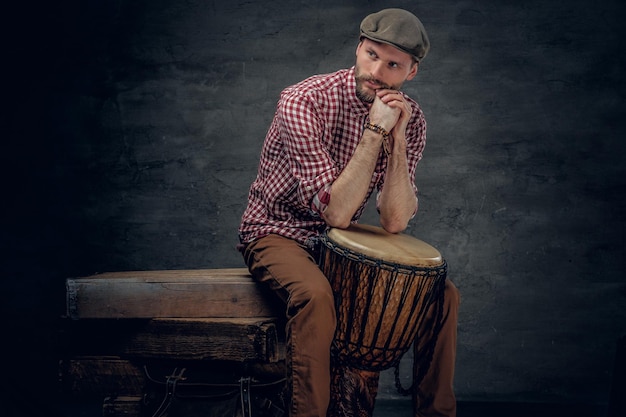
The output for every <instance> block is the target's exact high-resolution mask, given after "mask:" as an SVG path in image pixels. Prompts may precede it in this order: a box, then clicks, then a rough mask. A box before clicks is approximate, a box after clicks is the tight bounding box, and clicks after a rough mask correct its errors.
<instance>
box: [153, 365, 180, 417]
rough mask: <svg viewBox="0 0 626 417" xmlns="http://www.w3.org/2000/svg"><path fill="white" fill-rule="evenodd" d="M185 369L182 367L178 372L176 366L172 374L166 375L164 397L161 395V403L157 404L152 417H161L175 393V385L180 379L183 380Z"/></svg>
mask: <svg viewBox="0 0 626 417" xmlns="http://www.w3.org/2000/svg"><path fill="white" fill-rule="evenodd" d="M186 369H187V368H182V369H181V370H180V372H178V368H175V369H174V371H173V372H172V374H171V375H170V376H168V377H167V380H166V381H165V397H163V401H161V405H159V408H157V410H156V411H155V412H154V414H153V415H152V417H161V416H162V415H163V413H165V412H166V411H167V409H168V408H169V406H170V405H171V404H172V399H173V398H174V395H175V394H176V385H178V383H179V382H180V381H184V380H185V377H183V374H184V373H185V371H186ZM177 372H178V373H177Z"/></svg>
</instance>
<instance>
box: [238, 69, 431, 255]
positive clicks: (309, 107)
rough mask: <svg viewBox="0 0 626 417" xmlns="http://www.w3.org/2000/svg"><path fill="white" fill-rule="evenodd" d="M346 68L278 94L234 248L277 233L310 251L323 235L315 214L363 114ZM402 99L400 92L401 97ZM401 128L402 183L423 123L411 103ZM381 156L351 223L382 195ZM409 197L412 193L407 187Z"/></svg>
mask: <svg viewBox="0 0 626 417" xmlns="http://www.w3.org/2000/svg"><path fill="white" fill-rule="evenodd" d="M354 71H355V69H354V67H352V68H349V69H344V70H340V71H337V72H334V73H331V74H322V75H315V76H312V77H310V78H307V79H306V80H304V81H301V82H300V83H298V84H295V85H293V86H290V87H288V88H286V89H284V90H283V91H282V92H281V95H280V98H279V100H278V104H277V107H276V113H275V115H274V119H273V121H272V124H271V125H270V127H269V129H268V132H267V135H266V138H265V141H264V143H263V147H262V150H261V158H260V162H259V167H258V172H257V177H256V179H255V180H254V181H253V183H252V185H251V186H250V191H249V194H248V205H247V207H246V210H245V211H244V213H243V216H242V221H241V225H240V227H239V239H240V242H241V243H242V244H245V243H249V242H251V241H253V240H255V239H258V238H260V237H263V236H266V235H268V234H279V235H282V236H285V237H287V238H291V239H294V240H296V241H298V242H299V243H301V244H304V245H310V244H311V242H312V241H314V240H315V238H317V236H318V235H319V234H320V233H322V232H323V231H324V230H325V229H326V224H325V222H324V220H323V219H322V217H321V215H320V213H321V212H322V211H323V209H324V208H325V207H326V205H327V204H328V201H329V200H330V196H331V194H332V183H333V182H334V180H335V179H336V178H337V177H338V176H339V174H340V173H341V171H342V170H343V168H344V167H345V166H346V165H347V163H348V161H349V160H350V158H351V157H352V155H353V154H354V152H355V150H356V147H357V145H358V144H359V141H360V139H361V136H362V135H363V125H364V124H365V122H366V120H367V117H368V114H369V108H368V106H366V105H365V104H364V103H363V102H362V101H361V100H360V99H359V98H358V97H357V96H356V81H355V78H354V75H355V72H354ZM403 95H404V93H403ZM404 97H405V99H406V100H407V101H408V102H409V103H410V105H411V107H412V108H413V114H412V116H411V119H410V121H409V124H408V126H407V132H406V137H407V159H408V163H409V174H410V178H415V170H416V167H417V163H418V162H419V161H420V159H421V158H422V152H423V150H424V146H425V144H426V121H425V119H424V115H423V112H422V110H421V109H420V107H419V105H418V104H417V103H416V102H415V101H414V100H412V99H410V98H409V97H408V96H406V95H404ZM386 166H387V156H386V155H385V153H384V152H383V151H382V147H381V152H380V153H379V156H378V162H377V164H376V168H375V171H374V173H373V175H372V179H371V182H370V186H369V190H368V193H367V195H366V198H365V199H364V201H363V203H362V204H361V206H360V208H359V209H358V210H357V212H356V213H355V215H354V216H353V219H352V220H353V222H356V221H357V220H358V219H359V217H360V216H361V214H362V213H363V210H364V208H365V205H366V203H367V200H368V199H369V197H370V195H371V194H372V192H373V191H374V190H375V189H376V190H377V192H378V193H380V191H381V190H382V188H383V186H384V180H385V169H386ZM413 189H414V192H415V194H416V196H417V187H416V186H415V184H414V183H413Z"/></svg>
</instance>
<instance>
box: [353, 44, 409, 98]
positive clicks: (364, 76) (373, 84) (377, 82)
mask: <svg viewBox="0 0 626 417" xmlns="http://www.w3.org/2000/svg"><path fill="white" fill-rule="evenodd" d="M355 68H356V73H355V77H356V92H357V96H358V97H359V98H360V99H361V100H362V101H364V102H365V103H372V102H373V101H374V98H375V97H376V90H380V89H393V90H399V89H400V87H402V84H404V82H405V81H408V80H411V79H413V77H415V74H417V68H418V64H417V63H416V62H415V61H414V60H413V58H412V57H411V56H410V55H409V54H407V53H405V52H402V51H400V50H399V49H397V48H395V47H393V46H391V45H387V44H385V43H378V42H374V41H372V40H369V39H367V38H363V40H362V41H361V42H359V45H358V46H357V48H356V65H355Z"/></svg>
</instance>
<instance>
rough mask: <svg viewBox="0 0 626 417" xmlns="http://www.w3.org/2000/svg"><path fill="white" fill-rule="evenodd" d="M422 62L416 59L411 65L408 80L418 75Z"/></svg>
mask: <svg viewBox="0 0 626 417" xmlns="http://www.w3.org/2000/svg"><path fill="white" fill-rule="evenodd" d="M419 66H420V63H419V61H415V63H414V64H413V65H412V66H411V71H409V75H407V77H406V80H407V81H409V80H412V79H413V78H415V76H416V75H417V70H418V69H419Z"/></svg>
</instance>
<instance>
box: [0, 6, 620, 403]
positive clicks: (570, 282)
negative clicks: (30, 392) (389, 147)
mask: <svg viewBox="0 0 626 417" xmlns="http://www.w3.org/2000/svg"><path fill="white" fill-rule="evenodd" d="M389 6H400V7H405V8H408V9H410V10H412V11H414V12H415V13H416V14H417V15H418V16H420V18H421V19H422V20H423V22H424V24H425V26H426V28H427V30H428V32H429V34H430V37H431V41H432V51H431V53H430V54H429V56H428V57H427V58H426V59H425V60H424V62H423V65H422V67H421V69H420V72H419V74H418V76H417V78H416V79H415V80H413V81H411V82H410V83H408V84H407V85H406V91H407V92H408V93H409V94H410V95H411V96H412V97H414V98H415V99H417V100H418V101H419V102H420V103H421V105H422V107H423V109H424V111H425V113H426V116H427V120H428V123H429V124H428V144H427V147H426V151H425V155H424V159H423V161H422V162H421V164H420V166H419V169H418V172H417V179H416V181H417V184H418V186H419V188H420V193H421V194H420V203H421V206H420V211H419V214H418V215H417V217H416V218H415V219H414V220H413V221H412V223H411V225H410V228H409V229H408V231H407V232H408V233H410V234H411V235H414V236H416V237H419V238H421V239H423V240H426V241H428V242H430V243H431V244H433V245H434V246H436V247H437V248H439V249H440V251H441V252H442V253H443V255H444V256H445V257H446V259H447V261H448V263H449V277H450V278H451V279H452V280H453V281H454V282H455V283H456V285H457V286H458V287H459V289H460V290H461V293H462V306H461V311H460V320H459V339H458V361H457V377H456V381H455V384H456V390H457V392H458V396H459V398H460V399H464V400H479V399H486V400H502V399H514V400H520V401H575V402H600V403H602V402H606V401H607V400H608V393H609V385H610V380H611V377H612V366H613V360H614V354H615V343H616V341H617V338H618V337H619V336H620V335H622V334H624V333H626V320H625V319H626V313H625V312H624V305H626V303H625V301H626V285H625V282H624V274H623V272H624V266H625V264H624V258H625V255H626V254H625V253H624V230H625V228H624V227H625V216H624V214H625V203H624V200H623V199H622V196H621V193H622V192H623V191H624V185H625V179H624V178H625V176H624V174H625V164H624V162H625V159H624V151H625V150H626V145H625V144H624V143H625V142H624V133H625V132H626V129H625V127H626V126H625V122H624V117H623V116H624V110H625V106H624V95H625V92H626V91H625V86H626V83H625V82H624V79H623V73H624V70H625V69H626V67H625V57H624V52H623V51H624V46H625V45H624V40H623V39H624V35H625V34H626V30H625V29H624V28H623V25H622V20H623V18H624V17H625V16H626V13H625V12H626V10H625V9H624V6H623V5H622V3H621V2H620V1H618V0H615V1H602V0H601V1H596V2H589V1H582V0H573V1H567V2H566V1H555V0H551V1H550V0H542V1H538V0H531V1H525V2H516V1H502V2H500V1H498V2H496V1H485V0H473V1H472V0H466V1H463V0H446V1H419V2H416V1H403V0H399V1H396V2H394V3H393V4H391V3H389V2H383V1H369V2H363V1H354V0H343V1H342V0H334V1H327V0H320V1H308V2H305V1H286V0H277V1H230V2H220V1H185V2H180V1H165V0H158V1H147V0H145V1H133V2H122V1H110V2H108V1H107V2H105V1H92V2H80V1H75V2H65V3H64V4H63V5H55V6H52V5H42V6H40V7H38V8H33V9H31V8H30V7H29V6H28V5H20V6H14V7H13V8H12V9H11V10H12V13H9V14H7V17H6V19H8V20H10V21H12V22H13V23H16V24H15V25H12V26H9V28H10V29H9V30H7V31H6V33H5V34H4V35H5V36H3V40H4V43H5V45H6V47H5V48H4V50H5V56H7V57H8V58H9V59H7V61H6V63H5V64H4V66H5V70H8V74H7V75H6V78H5V83H6V86H5V94H4V96H5V100H4V103H3V107H4V109H3V115H2V128H3V132H4V134H3V136H4V138H3V139H4V140H3V143H4V146H5V151H4V152H3V160H4V162H3V184H4V185H3V195H4V197H3V200H4V203H3V206H4V209H5V210H6V213H5V216H4V218H3V220H4V222H3V234H2V241H1V242H2V245H3V246H2V249H3V255H4V257H5V259H4V261H3V262H2V266H1V267H0V268H2V271H3V272H2V278H3V281H4V283H5V285H6V286H8V289H9V290H8V291H5V292H4V293H3V300H2V304H3V307H4V308H5V309H6V311H7V314H10V317H12V319H11V321H10V324H9V325H8V331H9V333H10V334H13V335H15V339H16V340H17V341H18V342H17V343H15V344H12V347H13V348H14V354H16V355H20V357H22V358H25V360H24V361H22V362H20V366H21V367H27V368H28V369H30V368H34V369H31V373H35V374H37V373H39V374H41V375H42V377H43V379H46V378H47V377H48V376H49V375H50V372H54V369H53V368H54V367H53V366H49V367H48V366H47V363H48V362H46V363H45V364H42V363H41V362H40V360H41V358H42V352H45V353H46V354H44V355H43V357H44V358H48V357H50V358H52V359H54V356H55V354H57V352H56V351H55V349H56V347H55V346H56V345H55V342H56V338H57V335H56V330H55V324H56V321H55V320H56V319H57V317H58V316H59V315H60V314H61V313H62V311H63V302H64V299H63V291H64V288H63V280H64V279H65V278H66V277H68V276H81V275H88V274H91V273H94V272H101V271H113V270H129V269H168V268H219V267H239V266H243V263H242V261H241V259H240V256H239V254H238V253H237V252H236V251H235V249H234V247H235V245H236V243H237V234H236V231H237V226H238V222H239V218H240V216H241V213H242V211H243V209H244V206H245V203H246V194H247V189H248V186H249V183H250V181H251V180H252V179H253V177H254V175H255V170H256V166H257V160H258V154H259V150H260V148H261V144H262V141H263V138H264V135H265V131H266V129H267V127H268V125H269V122H270V120H271V118H272V116H273V112H274V106H275V103H276V99H277V97H278V94H279V92H280V90H281V89H282V88H284V87H285V86H287V85H289V84H291V83H294V82H297V81H299V80H301V79H303V78H304V77H306V76H309V75H312V74H315V73H321V72H330V71H334V70H336V69H339V68H343V67H348V66H350V65H352V64H353V61H354V49H355V46H356V41H357V38H356V36H357V33H358V24H359V22H360V20H361V19H362V18H363V17H364V16H365V15H366V14H367V13H370V12H372V11H376V10H378V9H381V8H384V7H389ZM5 30H6V27H5ZM364 222H367V223H375V222H376V220H375V217H374V216H373V215H372V212H371V210H370V211H369V212H368V213H367V215H366V218H365V219H364ZM29 361H30V362H29ZM409 361H410V355H409V356H407V358H405V360H404V361H403V363H402V367H403V374H405V373H406V371H408V369H409V367H410V362H409ZM29 363H30V364H31V365H28V364H29ZM32 363H36V364H37V366H33V365H32ZM403 378H404V382H405V383H407V384H408V383H409V382H408V379H407V378H406V375H405V376H404V377H403ZM380 395H381V397H384V398H395V397H396V396H397V395H396V394H395V388H394V387H393V381H392V375H391V373H390V372H386V373H384V375H383V378H382V380H381V394H380Z"/></svg>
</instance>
